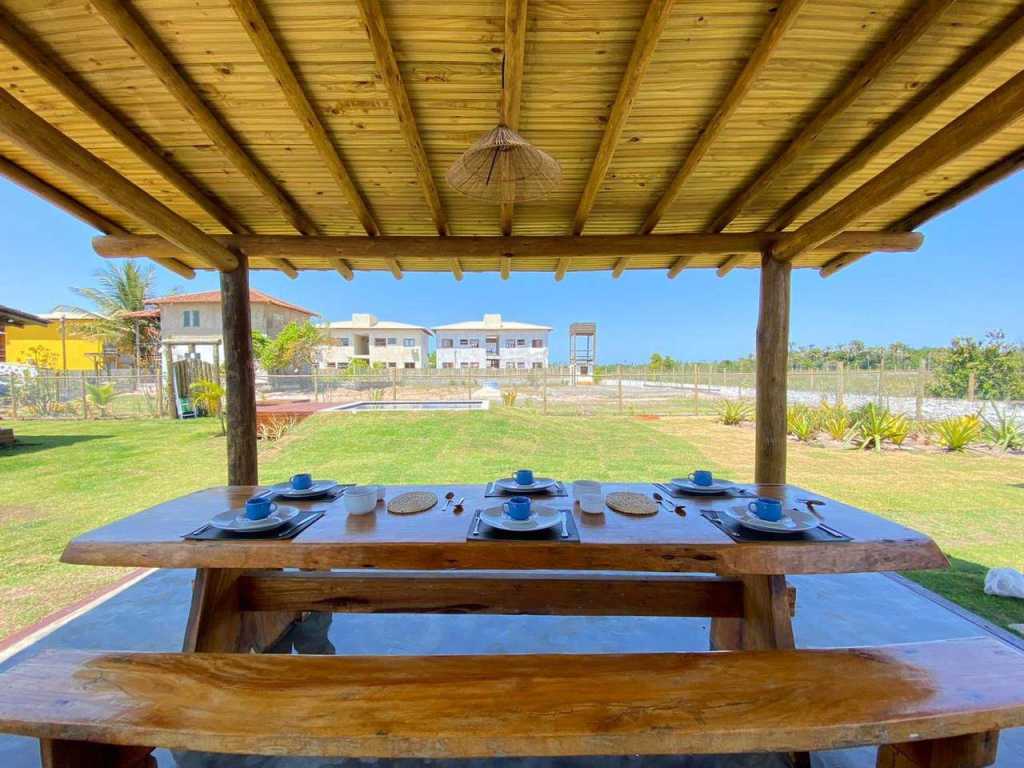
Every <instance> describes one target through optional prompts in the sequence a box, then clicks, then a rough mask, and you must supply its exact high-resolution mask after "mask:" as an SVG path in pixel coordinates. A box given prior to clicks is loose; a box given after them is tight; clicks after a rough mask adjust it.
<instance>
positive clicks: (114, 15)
mask: <svg viewBox="0 0 1024 768" xmlns="http://www.w3.org/2000/svg"><path fill="white" fill-rule="evenodd" d="M90 2H91V3H92V5H93V6H94V7H95V8H96V10H97V11H99V13H100V15H102V16H103V18H104V19H106V21H107V23H108V24H109V25H110V26H111V27H112V28H113V29H114V31H116V32H117V34H118V35H120V37H121V38H122V39H123V40H124V41H125V43H127V44H128V46H129V47H130V48H131V49H132V50H133V51H134V52H135V54H136V55H137V56H138V57H139V58H140V59H141V60H142V61H143V62H144V63H145V64H146V66H148V67H149V69H150V70H151V71H152V72H153V74H154V75H155V76H156V77H157V78H158V79H159V80H160V82H161V83H163V85H164V87H165V88H166V89H167V90H168V91H169V92H170V93H171V95H172V96H174V98H175V99H177V101H178V103H179V104H181V106H182V107H183V108H184V109H185V110H186V111H187V112H188V113H189V115H191V117H192V119H193V120H195V122H196V124H197V125H198V126H199V127H200V128H201V129H202V131H203V133H205V134H206V136H207V137H208V138H209V139H210V141H211V142H213V144H214V145H215V146H216V147H217V148H218V149H219V150H220V151H221V152H222V153H223V154H224V155H225V157H227V159H228V160H229V162H230V163H231V164H232V165H233V166H234V167H235V168H237V169H238V170H239V171H240V172H241V173H242V175H244V176H245V177H246V178H247V179H249V181H251V182H252V183H253V184H254V185H255V186H256V187H257V188H259V190H260V191H261V192H262V193H263V195H264V196H265V197H266V198H267V199H269V200H270V201H271V202H272V203H273V204H274V205H275V207H276V208H277V209H278V210H279V211H280V212H281V214H282V215H283V216H284V217H285V219H287V221H288V223H289V224H291V226H292V227H294V228H295V230H296V231H297V232H300V233H302V234H304V235H316V234H319V233H320V230H319V229H318V227H317V226H316V224H314V223H313V221H312V220H311V219H310V218H309V217H308V216H307V215H306V214H305V213H304V212H303V211H302V210H301V209H300V208H299V206H298V205H297V204H296V203H295V202H294V201H293V200H292V199H291V197H289V196H288V194H287V193H286V192H285V191H284V190H283V189H282V188H281V187H280V186H279V185H278V184H277V182H276V181H274V179H272V178H271V177H270V174H268V173H267V171H266V170H264V168H263V167H262V166H261V165H260V164H259V163H258V162H257V161H256V160H255V159H254V158H253V157H252V155H250V154H249V152H248V151H247V150H246V149H244V148H243V147H242V145H241V144H240V143H239V142H238V140H237V139H236V138H235V136H234V135H233V134H232V133H231V131H230V130H229V129H228V128H227V127H226V126H225V124H224V123H223V122H222V121H221V119H220V118H219V117H217V115H215V114H214V113H213V110H212V109H211V108H210V107H209V106H208V105H207V104H206V102H205V101H203V100H202V98H200V96H199V94H198V92H197V90H196V88H195V86H193V85H192V83H191V82H190V81H189V80H187V79H186V78H185V76H184V75H183V74H182V73H181V72H180V71H179V69H178V67H177V66H176V65H175V64H174V62H173V61H172V60H171V58H170V56H169V54H167V53H166V52H165V51H164V49H163V47H162V46H161V45H160V43H159V42H157V39H156V37H155V36H154V35H153V34H151V33H150V32H149V31H148V30H147V29H145V28H144V27H143V25H142V22H141V21H140V20H139V19H138V18H137V17H136V15H135V13H134V12H133V11H132V10H130V9H129V8H128V6H126V5H125V4H124V3H123V2H122V1H121V0H90Z"/></svg>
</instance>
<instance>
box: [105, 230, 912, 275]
mask: <svg viewBox="0 0 1024 768" xmlns="http://www.w3.org/2000/svg"><path fill="white" fill-rule="evenodd" d="M785 237H787V235H786V234H783V233H778V232H751V233H745V234H744V233H737V232H729V233H724V234H711V235H709V234H681V235H591V236H588V237H574V236H571V235H558V236H553V237H545V236H514V237H447V238H444V239H443V240H441V239H439V238H437V237H435V236H433V235H429V236H422V235H410V236H382V237H372V238H371V237H366V236H365V235H356V236H352V235H349V236H340V237H298V236H294V235H247V236H246V235H220V236H218V237H216V238H215V239H216V240H217V242H219V243H220V244H221V245H223V246H225V247H228V248H234V249H238V250H240V251H242V252H244V253H246V254H247V255H248V256H249V258H250V259H269V258H280V257H283V256H293V257H294V258H296V259H325V260H327V261H331V260H334V259H345V260H346V261H348V262H351V261H354V260H357V259H360V260H379V261H381V262H383V261H384V260H385V259H393V260H396V266H397V262H401V261H402V260H404V259H418V260H424V259H426V260H431V261H432V262H433V263H436V264H438V265H442V264H443V265H445V269H447V268H448V267H449V260H450V259H451V258H455V257H458V258H461V259H474V260H478V261H479V260H481V259H487V260H489V261H490V263H491V264H493V265H495V266H496V267H497V268H498V269H499V270H500V269H501V261H500V259H503V258H508V259H512V258H531V259H538V258H541V259H543V258H547V259H554V260H558V259H561V258H565V257H580V258H588V257H589V258H609V259H621V258H630V257H650V256H664V257H666V258H667V257H671V258H678V257H679V256H685V255H701V254H703V255H721V256H723V257H724V256H729V255H731V254H747V255H760V253H761V252H762V250H766V249H768V248H770V247H771V246H772V245H773V244H775V243H778V242H780V241H781V240H783V239H784V238H785ZM922 241H923V238H922V236H921V235H920V234H919V233H917V232H843V233H842V234H840V235H837V236H836V237H834V238H832V239H831V240H830V241H829V242H828V243H825V244H823V245H822V246H821V250H827V251H834V252H840V251H853V250H863V251H913V250H917V249H918V248H919V247H920V246H921V243H922ZM442 244H443V246H444V249H443V250H442V249H441V248H440V246H441V245H442ZM93 247H94V249H95V250H96V253H98V254H99V255H100V256H105V257H109V258H134V257H142V256H162V257H178V256H180V255H181V251H180V249H178V248H176V247H174V246H172V245H169V244H168V243H166V242H165V241H164V240H163V239H162V238H159V237H152V236H146V235H126V236H110V237H98V238H96V239H94V240H93ZM389 268H390V267H389ZM492 268H494V267H492Z"/></svg>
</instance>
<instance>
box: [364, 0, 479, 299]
mask: <svg viewBox="0 0 1024 768" xmlns="http://www.w3.org/2000/svg"><path fill="white" fill-rule="evenodd" d="M356 3H357V5H358V6H359V13H360V15H361V16H362V18H363V26H364V27H365V28H366V36H367V37H368V38H369V40H370V47H371V48H373V57H374V60H375V61H376V62H377V69H379V70H380V74H381V77H382V78H383V80H384V84H385V86H386V87H387V89H388V95H389V96H390V98H391V106H392V107H393V108H394V110H395V114H396V116H397V117H398V124H399V127H400V128H401V130H402V136H403V138H404V139H405V144H406V146H407V147H408V148H409V154H410V155H411V156H412V164H413V168H415V170H416V178H417V179H419V182H420V187H421V188H422V190H423V195H424V197H425V198H426V200H427V206H428V207H429V208H430V217H431V218H432V219H433V221H434V228H435V229H437V234H439V235H441V236H442V237H443V236H446V235H447V234H448V217H447V216H446V215H445V212H444V207H443V206H442V205H441V197H440V195H439V194H438V192H437V185H436V184H435V183H434V174H433V172H432V171H431V169H430V160H429V159H428V158H427V150H426V148H425V147H424V146H423V140H422V139H421V138H420V132H419V130H418V129H417V127H416V116H415V115H414V114H413V111H412V104H410V103H409V94H408V93H407V92H406V90H405V83H404V82H403V80H402V72H401V70H400V69H399V68H398V61H397V59H395V51H394V48H392V46H391V37H390V36H389V35H388V28H387V24H386V23H385V21H384V12H383V11H382V10H381V7H380V2H379V0H356ZM453 266H454V267H455V268H454V269H453V270H452V274H453V275H455V277H456V279H458V277H459V276H460V275H461V274H462V268H461V266H460V265H453ZM392 271H393V272H394V270H392ZM399 274H400V273H399ZM399 274H396V275H395V277H399Z"/></svg>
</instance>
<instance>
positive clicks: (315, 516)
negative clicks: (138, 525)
mask: <svg viewBox="0 0 1024 768" xmlns="http://www.w3.org/2000/svg"><path fill="white" fill-rule="evenodd" d="M323 516H324V510H322V509H307V510H305V511H303V512H299V514H297V515H296V516H295V519H294V520H291V521H290V522H288V523H285V524H284V525H282V526H281V527H280V528H275V529H274V530H272V531H263V532H258V533H233V532H231V531H222V530H221V529H220V528H214V527H213V526H212V525H210V526H207V527H206V528H204V529H203V530H201V531H199V533H188V534H185V535H184V536H182V538H183V539H186V540H188V541H225V540H234V541H239V540H247V541H252V540H255V539H266V540H267V541H281V540H282V539H292V538H294V537H296V536H298V535H299V534H300V533H302V532H303V531H304V530H306V529H307V528H309V526H311V525H312V524H313V523H315V522H316V521H317V520H319V519H320V518H321V517H323Z"/></svg>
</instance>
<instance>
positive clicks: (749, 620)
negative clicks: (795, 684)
mask: <svg viewBox="0 0 1024 768" xmlns="http://www.w3.org/2000/svg"><path fill="white" fill-rule="evenodd" d="M740 580H741V581H742V582H743V616H742V618H713V619H712V620H711V649H712V650H715V651H741V650H773V649H784V648H794V647H795V644H794V642H793V624H792V621H791V618H790V617H791V603H790V594H789V589H788V588H787V586H786V577H785V576H741V577H740Z"/></svg>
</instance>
